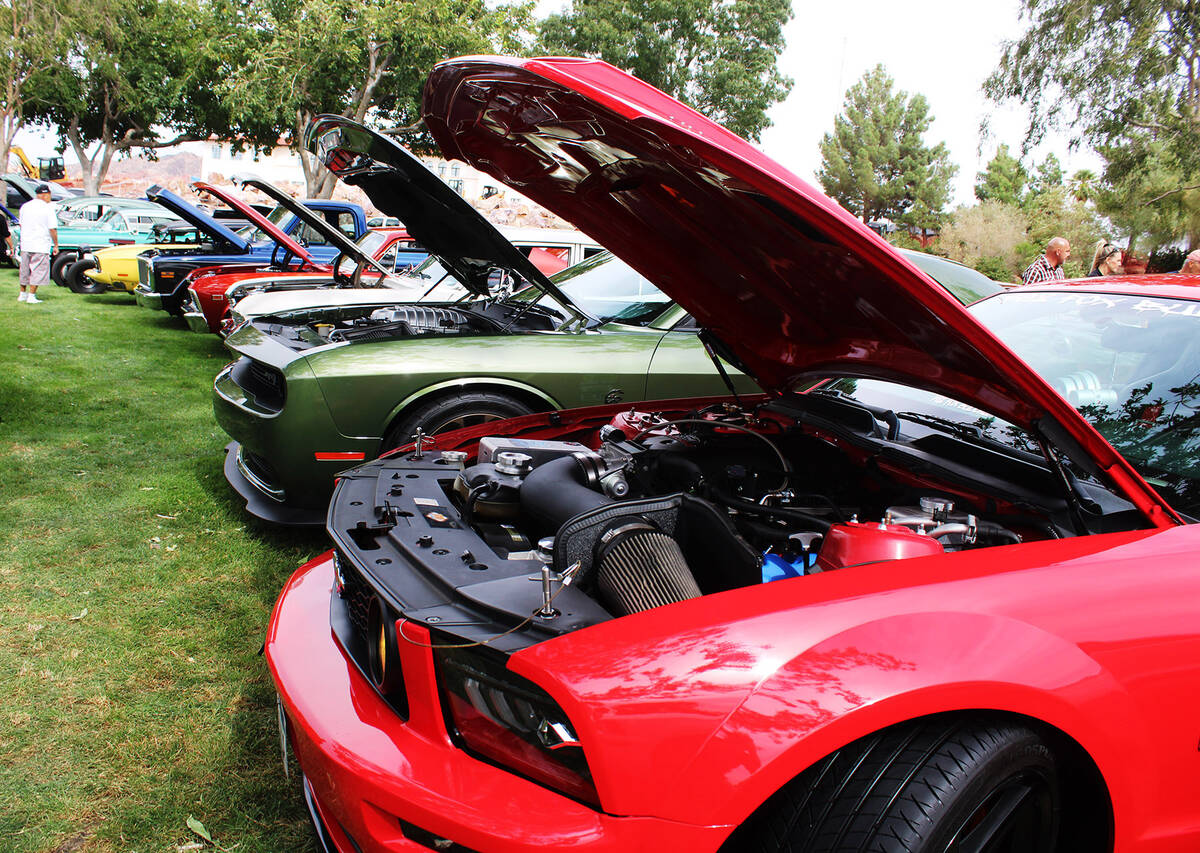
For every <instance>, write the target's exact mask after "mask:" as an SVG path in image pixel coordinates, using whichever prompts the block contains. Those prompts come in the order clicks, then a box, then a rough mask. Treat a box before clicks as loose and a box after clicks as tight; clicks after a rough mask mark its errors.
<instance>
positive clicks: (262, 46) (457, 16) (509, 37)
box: [217, 0, 531, 195]
mask: <svg viewBox="0 0 1200 853" xmlns="http://www.w3.org/2000/svg"><path fill="white" fill-rule="evenodd" d="M237 2H239V3H240V5H241V6H242V10H241V13H240V14H241V15H242V16H243V17H244V18H245V19H246V20H252V21H255V22H256V25H255V26H254V27H249V28H243V29H240V30H238V31H236V32H231V33H228V34H227V35H226V42H227V45H228V49H227V52H228V53H229V54H231V55H235V56H237V57H239V61H238V62H237V63H235V65H236V67H235V68H234V70H233V71H232V73H231V74H229V75H228V76H227V78H226V79H225V80H223V81H222V82H221V83H219V84H218V86H217V92H218V94H219V95H220V96H221V98H222V99H223V100H224V101H225V102H226V103H227V104H228V106H229V109H230V110H231V112H232V118H233V125H234V127H235V128H236V129H237V130H238V131H239V133H240V134H241V137H242V138H243V139H245V140H246V141H247V142H249V143H252V144H256V145H263V146H272V145H274V144H275V143H276V141H277V139H278V137H279V136H280V135H287V136H289V138H290V140H291V142H292V144H293V145H296V144H298V141H299V140H300V138H301V137H302V134H303V130H304V127H305V125H307V123H308V121H309V119H311V118H312V117H313V116H315V115H318V114H320V113H334V114H338V115H344V116H347V117H352V118H356V119H359V120H362V119H365V118H367V117H368V115H369V116H370V118H371V120H372V121H374V122H376V123H382V124H393V125H403V126H411V125H415V124H417V122H418V121H419V118H420V95H421V87H422V84H423V83H424V81H425V76H426V74H428V72H429V69H430V68H431V67H433V65H434V64H435V63H437V62H440V61H441V60H443V59H446V58H447V57H451V56H458V55H461V54H473V53H498V52H507V53H519V52H522V51H523V49H524V45H525V43H526V41H527V40H528V34H527V33H526V28H527V26H528V24H529V21H530V12H531V6H530V4H528V3H525V4H521V5H501V6H496V7H494V8H492V7H491V6H490V5H488V4H485V3H484V2H482V0H422V2H420V3H414V2H411V0H353V2H352V0H237ZM412 141H413V142H415V143H416V144H417V147H420V145H421V143H422V142H423V141H425V140H423V138H422V137H414V139H413V140H412ZM426 144H427V143H426ZM303 162H304V166H305V173H306V176H307V177H308V183H309V187H308V189H309V193H310V194H312V195H328V194H329V193H330V192H331V191H332V190H333V186H334V183H335V182H334V180H333V177H332V175H330V174H329V173H328V172H326V171H325V170H324V169H323V168H319V167H318V166H317V164H316V163H315V161H314V160H312V159H311V157H309V156H308V155H307V154H304V155H303Z"/></svg>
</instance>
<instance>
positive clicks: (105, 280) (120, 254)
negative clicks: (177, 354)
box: [63, 220, 204, 293]
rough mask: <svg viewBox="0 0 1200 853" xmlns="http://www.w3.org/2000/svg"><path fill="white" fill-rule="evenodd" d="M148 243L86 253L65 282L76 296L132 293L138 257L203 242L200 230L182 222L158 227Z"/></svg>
mask: <svg viewBox="0 0 1200 853" xmlns="http://www.w3.org/2000/svg"><path fill="white" fill-rule="evenodd" d="M146 239H147V242H145V243H126V244H124V245H119V246H109V247H108V248H107V249H95V250H93V251H90V252H84V253H82V254H81V255H80V257H79V260H78V261H76V262H75V263H74V264H72V265H71V266H70V267H68V268H67V271H66V273H64V275H63V278H64V279H65V280H66V282H67V287H69V288H70V289H71V290H73V291H75V292H76V293H104V292H105V291H107V290H124V291H127V292H128V293H133V291H134V290H135V289H136V288H137V284H138V255H140V254H141V253H142V252H145V251H148V250H158V251H166V252H170V251H188V250H191V249H196V248H199V247H200V245H201V244H202V243H203V242H204V238H203V237H202V235H201V233H200V231H199V229H198V228H197V227H196V226H195V225H193V224H191V223H190V222H184V221H182V220H179V221H176V222H170V223H160V224H158V225H155V226H154V227H153V228H152V229H151V231H150V236H149V237H147V238H146Z"/></svg>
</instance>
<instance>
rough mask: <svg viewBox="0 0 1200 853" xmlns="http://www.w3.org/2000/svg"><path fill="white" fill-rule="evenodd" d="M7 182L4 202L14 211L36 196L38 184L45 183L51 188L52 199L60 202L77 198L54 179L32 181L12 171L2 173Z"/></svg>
mask: <svg viewBox="0 0 1200 853" xmlns="http://www.w3.org/2000/svg"><path fill="white" fill-rule="evenodd" d="M0 178H2V179H3V180H4V184H5V187H4V189H5V197H4V204H5V206H6V207H7V208H8V209H9V210H12V211H13V212H16V211H18V210H20V209H21V205H23V204H24V203H25V202H27V201H29V200H30V199H31V198H33V196H34V190H36V189H37V186H38V184H45V185H46V186H48V187H49V188H50V201H51V202H60V201H68V200H70V199H73V198H75V196H74V195H72V194H71V193H70V192H68V191H67V190H66V188H64V187H62V186H61V185H59V184H56V183H54V181H31V180H30V179H29V178H27V177H25V176H24V175H16V174H12V173H8V174H3V175H0Z"/></svg>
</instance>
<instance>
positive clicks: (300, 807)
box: [194, 460, 329, 851]
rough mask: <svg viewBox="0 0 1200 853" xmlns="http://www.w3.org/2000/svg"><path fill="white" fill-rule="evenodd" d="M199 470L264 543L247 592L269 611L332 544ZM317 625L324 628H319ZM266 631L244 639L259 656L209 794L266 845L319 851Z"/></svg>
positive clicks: (255, 555) (204, 466)
mask: <svg viewBox="0 0 1200 853" xmlns="http://www.w3.org/2000/svg"><path fill="white" fill-rule="evenodd" d="M194 468H195V470H196V474H197V476H196V480H197V482H199V483H200V484H201V487H202V489H203V490H204V491H205V492H207V493H208V495H209V497H211V498H212V501H213V504H214V505H215V506H216V508H217V509H218V511H219V512H220V514H221V515H222V516H224V518H225V519H226V520H228V522H229V523H230V525H231V526H239V525H240V526H244V527H245V530H246V533H247V534H248V535H249V536H250V537H252V538H253V539H255V540H257V542H258V543H259V544H260V545H261V546H262V547H261V548H254V549H251V551H250V554H249V555H248V556H247V561H248V563H249V565H248V566H247V570H248V571H247V578H246V579H247V581H248V583H249V586H250V590H249V592H250V593H251V594H252V595H255V596H256V597H258V598H259V600H261V601H262V602H263V604H265V605H266V607H267V609H268V612H269V610H270V609H272V608H273V607H274V605H275V601H276V599H277V598H278V597H279V593H280V591H281V590H282V588H283V585H284V583H286V581H287V579H288V577H290V576H291V573H292V571H294V570H295V569H297V568H299V567H300V566H301V565H302V564H303V563H305V562H307V560H308V559H309V558H311V557H312V556H314V555H316V554H318V553H320V552H322V551H324V550H326V549H327V548H328V547H329V540H328V538H327V536H326V534H325V530H324V528H320V527H314V528H285V527H278V526H273V525H270V524H267V523H265V522H262V521H260V520H258V519H256V518H254V517H253V516H251V515H249V514H248V513H247V512H246V511H245V508H244V505H243V503H242V500H241V498H240V497H239V496H238V495H237V493H236V492H234V491H233V489H232V488H230V486H229V485H228V483H226V482H225V478H224V477H222V476H209V477H203V476H201V475H202V474H210V475H211V474H212V473H213V472H212V469H211V460H197V461H196V464H195V465H194ZM218 474H219V470H218ZM281 561H282V562H283V563H284V565H282V566H281V565H280V564H281ZM313 628H314V630H320V629H321V626H313ZM265 633H266V625H265V624H263V625H262V626H261V630H260V631H259V632H258V633H257V634H256V635H254V636H252V637H248V638H247V640H248V642H250V643H251V644H252V645H253V646H254V648H255V649H258V650H259V654H258V656H257V657H256V658H255V659H254V661H255V663H254V664H252V665H251V666H250V667H248V668H247V670H246V671H245V677H244V678H243V679H242V683H241V685H240V686H239V687H238V690H237V697H236V700H235V702H234V705H233V707H232V714H231V717H230V720H229V725H230V740H229V752H228V755H227V760H226V767H225V769H224V772H223V773H218V774H216V776H215V779H216V780H217V781H215V782H214V790H213V792H212V796H211V797H210V798H206V799H208V800H209V801H210V802H212V801H217V800H221V799H224V800H225V801H227V802H228V803H230V804H232V807H233V808H235V809H236V810H237V812H238V817H239V818H240V819H241V820H242V821H244V822H245V823H246V824H250V825H253V826H259V827H261V828H262V831H263V832H262V834H263V837H264V838H266V839H270V844H273V845H276V846H275V847H269V846H268V848H267V849H268V850H273V849H286V850H289V851H292V850H295V851H310V850H317V849H319V848H318V846H317V843H316V839H315V836H314V834H313V832H312V828H311V826H310V824H309V820H308V811H307V809H306V808H305V805H304V797H303V794H302V792H301V789H300V783H299V766H298V765H297V764H296V760H295V757H294V756H293V757H292V758H291V759H290V769H291V773H292V775H291V778H290V780H289V779H287V778H285V777H284V774H283V766H282V756H281V753H280V748H279V736H278V728H277V723H276V709H275V689H274V686H273V684H272V682H271V679H270V676H269V674H268V672H267V665H266V660H265V659H264V658H263V657H262V655H261V644H262V642H263V640H264V638H265ZM255 664H257V665H255ZM239 841H241V842H242V843H243V844H244V845H245V847H246V848H247V849H249V850H255V849H256V848H255V846H254V845H255V841H254V840H253V839H250V838H243V839H239ZM280 845H281V846H280Z"/></svg>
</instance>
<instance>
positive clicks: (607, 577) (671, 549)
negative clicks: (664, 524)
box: [596, 529, 700, 614]
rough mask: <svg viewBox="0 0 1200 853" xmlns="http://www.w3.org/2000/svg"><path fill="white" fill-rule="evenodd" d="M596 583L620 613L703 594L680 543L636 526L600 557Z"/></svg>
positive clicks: (601, 597)
mask: <svg viewBox="0 0 1200 853" xmlns="http://www.w3.org/2000/svg"><path fill="white" fill-rule="evenodd" d="M596 584H597V587H598V590H597V591H598V592H599V595H600V600H601V601H602V602H603V603H604V605H605V606H606V607H608V608H609V609H610V610H612V611H613V612H615V613H618V614H627V613H638V612H640V611H642V610H650V609H651V608H654V607H661V606H662V605H664V604H671V603H673V602H676V601H684V600H685V599H688V598H699V597H700V587H698V586H697V585H696V579H695V578H694V577H693V576H692V572H691V569H689V568H688V565H687V562H686V561H685V560H684V559H683V553H682V552H680V550H679V545H678V543H676V541H675V540H674V539H672V538H671V537H670V536H667V535H665V534H663V533H659V532H658V531H657V530H644V529H643V530H635V531H632V532H630V533H627V534H625V535H624V536H621V537H620V538H618V539H617V540H615V541H614V542H613V543H612V544H611V545H610V546H609V548H608V550H607V551H606V552H605V554H604V556H603V557H601V559H600V569H599V572H598V574H597V578H596Z"/></svg>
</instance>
